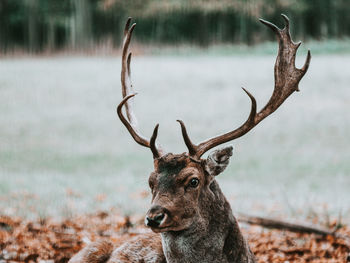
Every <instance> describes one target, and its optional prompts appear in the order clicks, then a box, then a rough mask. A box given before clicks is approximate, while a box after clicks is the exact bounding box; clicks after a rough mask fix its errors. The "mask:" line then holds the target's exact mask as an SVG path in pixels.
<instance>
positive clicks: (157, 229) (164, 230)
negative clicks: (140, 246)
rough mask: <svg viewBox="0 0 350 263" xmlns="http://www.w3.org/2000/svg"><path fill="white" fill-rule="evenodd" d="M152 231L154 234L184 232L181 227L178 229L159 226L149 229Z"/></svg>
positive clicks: (176, 227)
mask: <svg viewBox="0 0 350 263" xmlns="http://www.w3.org/2000/svg"><path fill="white" fill-rule="evenodd" d="M151 229H152V231H153V232H155V233H163V232H169V231H174V232H176V231H181V230H184V228H183V227H179V226H170V225H169V226H163V227H162V226H159V227H151Z"/></svg>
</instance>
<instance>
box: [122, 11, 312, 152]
mask: <svg viewBox="0 0 350 263" xmlns="http://www.w3.org/2000/svg"><path fill="white" fill-rule="evenodd" d="M282 18H283V19H284V21H285V24H286V25H285V27H284V28H283V29H280V28H278V27H277V26H276V25H274V24H272V23H270V22H268V21H265V20H263V19H260V22H261V23H263V24H265V25H266V26H268V27H269V28H271V29H272V30H273V32H275V34H276V36H277V38H278V43H279V49H278V56H277V59H276V63H275V69H274V75H275V87H274V90H273V93H272V96H271V98H270V100H269V101H268V102H267V104H266V105H265V106H264V107H263V108H262V109H261V110H260V111H259V112H257V111H256V109H257V107H256V100H255V98H254V97H253V95H251V94H250V93H249V92H248V91H247V90H245V89H243V90H244V91H245V92H246V93H247V95H248V96H249V98H250V100H251V103H252V105H251V110H250V114H249V117H248V119H247V120H246V121H245V123H243V124H242V125H241V126H240V127H239V128H237V129H235V130H233V131H230V132H228V133H225V134H222V135H219V136H217V137H213V138H210V139H208V140H206V141H204V142H201V143H200V144H198V145H195V144H193V143H192V141H191V139H190V138H189V136H188V133H187V130H186V127H185V124H184V123H183V121H181V120H178V122H179V123H180V125H181V131H182V135H183V138H184V141H185V144H186V146H187V148H188V152H189V155H190V156H191V157H193V158H195V159H200V157H201V156H202V155H203V154H204V153H205V152H207V151H208V150H210V149H211V148H213V147H215V146H218V145H220V144H223V143H225V142H228V141H232V140H234V139H237V138H239V137H241V136H243V135H244V134H246V133H247V132H249V131H250V130H251V129H253V128H254V127H255V126H256V125H257V124H258V123H259V122H261V121H262V120H263V119H265V118H266V117H267V116H269V115H270V114H272V113H273V112H274V111H275V110H277V108H278V107H279V106H280V105H281V104H282V103H283V102H284V101H285V100H286V99H287V98H288V97H289V96H290V95H291V94H292V93H293V92H294V91H299V89H298V84H299V82H300V80H301V79H302V77H303V76H304V75H305V73H306V71H307V70H308V67H309V64H310V60H311V54H310V51H308V54H307V58H306V61H305V64H304V66H303V67H302V68H301V69H298V68H296V67H295V56H296V52H297V49H298V47H299V46H300V44H301V42H299V43H294V42H293V40H292V39H291V36H290V31H289V19H288V17H287V16H286V15H283V14H282ZM130 21H131V18H129V19H128V20H127V23H126V25H125V30H124V41H123V54H122V73H121V82H122V93H123V100H122V101H121V103H120V104H119V106H118V108H117V111H118V115H119V118H120V119H121V121H122V122H123V124H124V125H125V126H126V128H127V129H128V131H129V132H130V134H131V136H132V137H133V138H134V140H135V141H136V142H137V143H139V144H141V145H143V146H145V147H149V148H151V150H152V153H153V157H154V158H158V157H160V156H162V150H161V148H160V146H158V147H157V146H156V143H155V141H156V138H157V134H158V124H157V125H156V127H155V128H154V131H153V135H152V137H151V139H150V141H148V140H147V139H145V138H144V137H142V136H141V135H140V133H139V131H138V128H137V121H136V117H135V115H134V114H133V109H132V102H131V100H130V99H131V98H132V97H133V96H135V95H136V94H135V93H133V91H132V85H131V80H130V61H131V53H128V48H129V43H130V39H131V35H132V32H133V30H134V28H135V25H136V24H133V25H132V26H131V27H130ZM129 27H130V28H129ZM124 105H125V110H126V114H127V118H125V116H124V115H123V113H122V107H123V106H124Z"/></svg>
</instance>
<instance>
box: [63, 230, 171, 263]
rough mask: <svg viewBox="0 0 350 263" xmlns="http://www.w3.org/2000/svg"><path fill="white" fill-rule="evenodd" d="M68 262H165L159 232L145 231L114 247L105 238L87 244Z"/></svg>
mask: <svg viewBox="0 0 350 263" xmlns="http://www.w3.org/2000/svg"><path fill="white" fill-rule="evenodd" d="M69 263H166V261H165V257H164V254H163V250H162V241H161V237H160V235H159V234H156V233H147V234H140V235H137V236H135V237H132V238H130V239H129V240H128V241H126V242H125V243H124V244H122V245H121V246H119V247H117V248H115V246H114V245H113V243H112V242H110V241H107V240H102V241H96V242H93V243H91V244H89V245H87V246H86V247H85V248H84V249H82V250H81V251H80V252H79V253H78V254H76V255H75V256H74V257H73V258H72V259H71V260H70V261H69Z"/></svg>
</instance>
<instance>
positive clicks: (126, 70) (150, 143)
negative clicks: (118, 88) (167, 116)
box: [117, 17, 162, 158]
mask: <svg viewBox="0 0 350 263" xmlns="http://www.w3.org/2000/svg"><path fill="white" fill-rule="evenodd" d="M130 22H131V18H130V17H129V18H128V20H127V22H126V24H125V28H124V39H123V51H122V71H121V84H122V95H123V100H122V101H121V102H120V103H119V105H118V107H117V113H118V116H119V118H120V120H121V121H122V123H123V124H124V125H125V127H126V128H127V129H128V131H129V133H130V134H131V136H132V137H133V138H134V140H135V141H136V142H137V143H138V144H140V145H142V146H145V147H148V148H150V149H151V151H152V153H153V158H158V157H160V156H161V154H162V150H161V148H160V146H158V147H157V145H156V139H157V134H158V127H159V125H158V124H157V125H156V127H155V128H154V130H153V135H152V137H151V139H150V140H148V139H146V138H145V137H143V136H142V135H141V134H140V132H139V129H138V124H137V119H136V116H135V114H134V111H133V101H132V98H133V97H134V96H135V95H136V93H135V92H134V91H133V87H132V84H131V78H130V75H131V71H130V62H131V52H129V44H130V40H131V36H132V32H133V30H134V28H135V26H136V24H135V23H134V24H133V25H132V26H131V27H130ZM123 106H125V112H126V117H125V116H124V114H123V111H122V109H123Z"/></svg>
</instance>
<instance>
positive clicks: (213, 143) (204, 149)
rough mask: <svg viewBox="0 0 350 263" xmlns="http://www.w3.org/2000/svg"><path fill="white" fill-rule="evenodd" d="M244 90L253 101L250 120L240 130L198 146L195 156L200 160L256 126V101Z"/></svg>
mask: <svg viewBox="0 0 350 263" xmlns="http://www.w3.org/2000/svg"><path fill="white" fill-rule="evenodd" d="M242 89H243V90H244V92H245V93H246V94H247V95H248V96H249V98H250V101H251V108H250V113H249V117H248V119H247V120H246V121H245V122H244V123H243V124H242V125H241V126H240V127H239V128H237V129H235V130H233V131H230V132H228V133H225V134H223V135H220V136H217V137H214V138H211V139H209V140H207V141H204V142H202V143H200V144H199V145H198V146H197V152H196V154H195V156H196V157H197V158H200V157H201V156H202V155H203V154H204V153H205V152H207V151H208V150H210V149H211V148H214V147H215V146H218V145H220V144H223V143H225V142H228V141H232V140H234V139H237V138H239V137H241V136H243V135H244V134H246V133H247V132H248V131H250V130H251V129H252V128H253V127H254V126H255V124H254V121H255V117H256V100H255V98H254V96H253V95H252V94H250V93H249V92H248V91H247V90H246V89H245V88H242Z"/></svg>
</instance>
